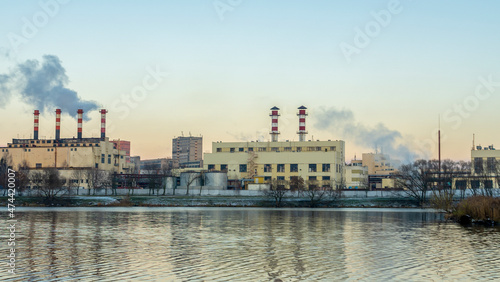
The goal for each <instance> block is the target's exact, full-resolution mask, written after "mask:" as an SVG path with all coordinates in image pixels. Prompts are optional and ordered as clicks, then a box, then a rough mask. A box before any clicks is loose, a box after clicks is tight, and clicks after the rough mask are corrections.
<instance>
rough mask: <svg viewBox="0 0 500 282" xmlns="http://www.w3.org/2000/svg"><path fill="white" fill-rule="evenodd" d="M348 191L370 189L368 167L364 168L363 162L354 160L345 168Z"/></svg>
mask: <svg viewBox="0 0 500 282" xmlns="http://www.w3.org/2000/svg"><path fill="white" fill-rule="evenodd" d="M344 170H345V172H344V177H345V188H346V189H368V188H369V186H368V167H366V166H363V163H362V160H352V161H351V163H350V164H349V165H346V166H345V167H344Z"/></svg>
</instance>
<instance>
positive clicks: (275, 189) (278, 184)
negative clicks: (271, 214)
mask: <svg viewBox="0 0 500 282" xmlns="http://www.w3.org/2000/svg"><path fill="white" fill-rule="evenodd" d="M269 184H270V187H269V190H267V191H265V192H264V195H265V196H266V197H269V198H273V199H274V206H275V207H277V208H279V207H281V203H282V201H283V198H284V197H285V196H286V195H287V194H288V191H289V190H287V189H286V185H287V184H288V183H287V181H286V180H277V179H272V180H271V183H269Z"/></svg>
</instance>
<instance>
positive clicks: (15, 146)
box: [9, 141, 99, 148]
mask: <svg viewBox="0 0 500 282" xmlns="http://www.w3.org/2000/svg"><path fill="white" fill-rule="evenodd" d="M47 143H50V142H48V141H47ZM80 145H81V146H82V147H87V144H86V143H83V144H79V143H78V144H56V143H54V145H53V147H80ZM88 146H89V147H92V146H94V147H99V144H97V143H96V144H92V143H90V144H88ZM23 147H28V145H12V144H9V148H23ZM33 147H36V146H35V145H33Z"/></svg>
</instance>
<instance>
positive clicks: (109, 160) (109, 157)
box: [108, 155, 111, 164]
mask: <svg viewBox="0 0 500 282" xmlns="http://www.w3.org/2000/svg"><path fill="white" fill-rule="evenodd" d="M108 164H111V155H108Z"/></svg>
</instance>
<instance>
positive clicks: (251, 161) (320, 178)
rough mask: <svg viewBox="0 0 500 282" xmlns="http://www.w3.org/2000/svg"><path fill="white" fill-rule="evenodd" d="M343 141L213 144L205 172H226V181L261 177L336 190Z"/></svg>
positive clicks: (341, 159)
mask: <svg viewBox="0 0 500 282" xmlns="http://www.w3.org/2000/svg"><path fill="white" fill-rule="evenodd" d="M344 147H345V145H344V141H342V140H337V141H299V142H289V141H286V142H215V143H212V153H206V154H205V157H204V168H205V169H206V170H208V171H225V172H227V176H228V179H229V180H241V179H249V178H253V177H254V176H256V175H258V176H262V177H264V180H265V181H266V182H269V181H270V180H271V179H277V180H287V181H290V180H293V178H294V177H299V176H300V177H302V178H303V179H304V180H305V181H306V182H307V181H309V182H308V183H312V182H317V184H318V185H332V187H338V186H339V185H340V184H341V183H342V181H341V179H342V177H343V172H344V163H345V156H344Z"/></svg>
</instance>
